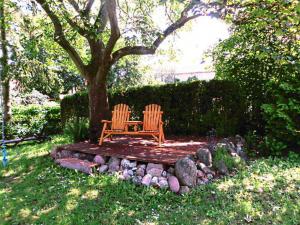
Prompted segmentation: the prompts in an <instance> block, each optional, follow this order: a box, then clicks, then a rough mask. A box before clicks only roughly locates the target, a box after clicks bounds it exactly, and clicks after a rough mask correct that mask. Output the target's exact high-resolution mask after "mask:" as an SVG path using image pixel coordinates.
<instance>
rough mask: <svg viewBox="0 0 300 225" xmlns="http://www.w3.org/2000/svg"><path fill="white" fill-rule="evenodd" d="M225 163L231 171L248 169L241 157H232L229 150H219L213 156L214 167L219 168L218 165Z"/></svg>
mask: <svg viewBox="0 0 300 225" xmlns="http://www.w3.org/2000/svg"><path fill="white" fill-rule="evenodd" d="M221 160H222V161H223V162H224V163H225V165H226V167H227V169H228V170H229V171H233V170H234V169H238V170H241V169H243V168H245V167H246V163H245V161H244V160H243V159H241V158H240V157H232V156H231V155H230V153H229V152H228V150H227V149H225V148H217V149H216V152H215V153H214V155H213V166H214V167H215V168H218V163H219V162H220V161H221Z"/></svg>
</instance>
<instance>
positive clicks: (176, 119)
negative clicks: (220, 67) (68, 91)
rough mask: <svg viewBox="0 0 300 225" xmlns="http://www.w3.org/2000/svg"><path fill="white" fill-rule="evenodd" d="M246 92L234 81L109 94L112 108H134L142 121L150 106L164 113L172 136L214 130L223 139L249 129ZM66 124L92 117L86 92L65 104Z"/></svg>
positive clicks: (140, 88) (137, 116) (139, 89)
mask: <svg viewBox="0 0 300 225" xmlns="http://www.w3.org/2000/svg"><path fill="white" fill-rule="evenodd" d="M242 93H243V92H242V90H241V89H240V88H239V86H238V85H236V84H235V83H233V82H231V81H218V80H212V81H209V82H206V81H194V82H190V83H175V84H167V85H161V86H144V87H138V88H132V89H129V90H128V91H126V92H116V93H110V94H109V102H110V106H111V107H112V106H113V105H115V104H118V103H126V104H128V105H129V106H130V108H131V111H132V115H131V118H132V119H142V111H143V110H144V108H145V106H146V105H147V104H150V103H156V104H160V105H161V106H162V109H163V111H164V115H163V120H164V122H165V131H166V132H167V133H169V134H197V135H199V134H200V135H206V134H207V132H208V131H209V130H210V129H212V128H214V129H216V131H217V134H218V135H220V136H226V135H232V134H236V133H242V134H243V131H244V128H245V127H246V126H247V120H246V119H245V118H246V111H247V110H246V108H247V107H246V105H245V103H244V102H245V101H244V97H243V94H242ZM61 116H62V121H63V123H64V122H65V121H66V120H68V119H69V118H71V117H76V116H80V117H88V96H87V93H86V92H82V93H77V94H74V95H72V96H67V97H65V98H64V99H63V100H62V101H61Z"/></svg>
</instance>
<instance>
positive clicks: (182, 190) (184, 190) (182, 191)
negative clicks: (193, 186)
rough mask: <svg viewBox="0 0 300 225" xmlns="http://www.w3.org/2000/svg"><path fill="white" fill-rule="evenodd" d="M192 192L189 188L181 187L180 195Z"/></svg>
mask: <svg viewBox="0 0 300 225" xmlns="http://www.w3.org/2000/svg"><path fill="white" fill-rule="evenodd" d="M188 192H190V188H189V187H188V186H181V187H180V189H179V194H181V195H184V194H186V193H188Z"/></svg>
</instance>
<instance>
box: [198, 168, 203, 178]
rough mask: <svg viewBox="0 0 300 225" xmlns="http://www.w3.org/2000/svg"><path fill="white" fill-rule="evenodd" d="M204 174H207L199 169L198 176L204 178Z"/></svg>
mask: <svg viewBox="0 0 300 225" xmlns="http://www.w3.org/2000/svg"><path fill="white" fill-rule="evenodd" d="M204 176H205V174H204V173H203V172H202V171H201V170H197V177H198V178H202V177H204Z"/></svg>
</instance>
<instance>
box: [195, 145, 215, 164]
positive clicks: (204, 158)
mask: <svg viewBox="0 0 300 225" xmlns="http://www.w3.org/2000/svg"><path fill="white" fill-rule="evenodd" d="M196 156H197V158H198V160H199V161H200V162H202V163H204V164H205V165H206V166H208V167H211V166H212V155H211V152H210V151H209V149H208V148H199V149H198V150H197V152H196Z"/></svg>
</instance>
